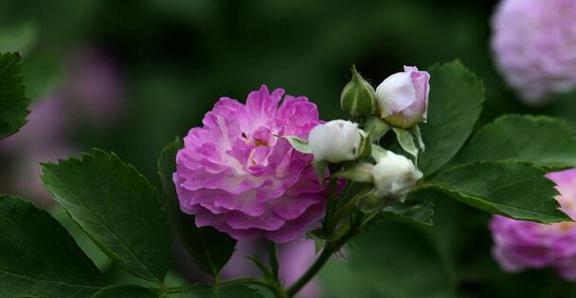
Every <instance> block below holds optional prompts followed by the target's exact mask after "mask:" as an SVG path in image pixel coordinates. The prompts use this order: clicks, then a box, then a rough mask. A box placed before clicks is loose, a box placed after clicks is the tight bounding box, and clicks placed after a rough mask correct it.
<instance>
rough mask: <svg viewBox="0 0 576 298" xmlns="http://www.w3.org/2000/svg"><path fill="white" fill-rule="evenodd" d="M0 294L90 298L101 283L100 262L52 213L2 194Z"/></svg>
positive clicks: (5, 295)
mask: <svg viewBox="0 0 576 298" xmlns="http://www.w3.org/2000/svg"><path fill="white" fill-rule="evenodd" d="M0 227H2V233H0V297H33V296H47V297H58V298H86V297H90V296H92V294H93V293H94V292H96V291H97V290H98V289H99V286H101V285H102V280H103V278H102V276H101V274H100V272H99V271H98V269H97V268H96V266H94V264H93V263H92V261H91V260H90V259H88V257H86V255H85V254H84V253H83V252H82V250H80V248H79V247H78V246H77V245H76V243H75V242H74V240H73V239H72V237H70V235H69V234H68V233H67V232H66V230H65V229H64V228H62V226H60V224H59V223H58V222H57V221H56V220H54V219H53V218H52V217H50V215H49V214H48V213H46V212H45V211H41V210H39V209H36V208H35V207H34V206H32V204H30V203H28V202H24V201H22V200H20V199H18V198H15V197H11V196H0Z"/></svg>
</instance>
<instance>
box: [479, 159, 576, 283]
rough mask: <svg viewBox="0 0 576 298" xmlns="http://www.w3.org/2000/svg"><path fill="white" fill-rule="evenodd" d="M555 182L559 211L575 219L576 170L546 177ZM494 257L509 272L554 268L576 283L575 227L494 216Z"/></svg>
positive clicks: (492, 224)
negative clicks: (558, 193) (557, 191)
mask: <svg viewBox="0 0 576 298" xmlns="http://www.w3.org/2000/svg"><path fill="white" fill-rule="evenodd" d="M547 177H548V178H549V179H551V180H552V181H554V182H555V183H556V185H557V186H556V188H557V189H558V190H559V192H560V195H559V196H558V197H557V200H558V201H559V202H560V205H561V209H562V211H564V212H565V213H566V214H568V215H569V216H570V217H572V218H573V219H576V169H572V170H567V171H562V172H553V173H550V174H548V175H547ZM490 229H491V231H492V237H493V238H494V242H495V246H494V249H493V255H494V257H495V259H496V261H498V263H499V264H500V266H501V267H502V268H503V269H504V270H506V271H509V272H518V271H522V270H525V269H528V268H545V267H553V268H556V269H557V270H558V272H559V274H560V275H561V276H562V277H563V278H564V279H566V280H571V281H576V224H575V223H573V222H564V223H556V224H550V225H545V224H538V223H534V222H528V221H519V220H514V219H510V218H506V217H502V216H495V217H494V218H493V219H492V222H491V223H490Z"/></svg>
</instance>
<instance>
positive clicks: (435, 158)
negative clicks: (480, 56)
mask: <svg viewBox="0 0 576 298" xmlns="http://www.w3.org/2000/svg"><path fill="white" fill-rule="evenodd" d="M430 78H431V81H430V104H429V108H428V122H427V123H426V124H422V125H421V126H422V127H421V129H422V138H423V139H424V144H425V145H426V151H424V152H423V153H422V154H421V155H420V160H419V166H420V168H421V169H422V171H423V172H424V174H425V175H431V174H433V173H434V172H436V171H438V170H439V169H440V168H441V167H442V166H443V165H445V164H446V163H447V162H448V161H450V160H451V159H452V158H453V157H454V156H455V155H456V153H457V152H458V151H459V150H460V148H461V147H462V145H464V143H465V142H466V140H467V139H468V137H469V136H470V134H471V133H472V129H473V128H474V125H475V124H476V121H477V120H478V117H479V116H480V113H481V112H482V105H483V103H484V87H483V84H482V82H481V81H480V80H479V79H478V78H477V77H476V76H475V75H474V74H473V73H472V72H471V71H470V70H468V69H467V68H466V67H464V65H462V63H460V62H459V61H454V62H451V63H446V64H443V65H440V66H435V67H433V68H432V69H431V70H430Z"/></svg>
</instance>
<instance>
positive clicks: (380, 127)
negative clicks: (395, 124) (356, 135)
mask: <svg viewBox="0 0 576 298" xmlns="http://www.w3.org/2000/svg"><path fill="white" fill-rule="evenodd" d="M390 128H391V127H390V125H389V124H388V123H386V121H384V120H382V119H380V118H379V117H369V118H368V120H367V121H366V125H365V131H366V133H367V134H368V138H369V139H370V141H371V142H373V143H377V142H378V141H380V139H381V138H382V137H383V136H384V135H386V133H387V132H388V131H390Z"/></svg>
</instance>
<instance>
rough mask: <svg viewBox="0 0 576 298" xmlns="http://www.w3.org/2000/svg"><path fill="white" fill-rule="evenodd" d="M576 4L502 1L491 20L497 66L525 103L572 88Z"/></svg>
mask: <svg viewBox="0 0 576 298" xmlns="http://www.w3.org/2000/svg"><path fill="white" fill-rule="evenodd" d="M575 16H576V2H575V1H573V0H504V1H502V3H501V4H500V6H499V8H498V10H497V12H496V13H495V15H494V19H493V22H492V27H493V37H492V48H493V52H494V56H495V59H496V63H497V65H498V68H499V69H500V71H501V72H502V74H503V75H504V77H505V78H506V80H507V81H508V83H509V84H510V85H511V86H512V87H513V88H515V89H516V90H518V92H519V93H520V95H521V97H522V98H523V99H524V100H525V101H526V102H527V103H541V102H544V101H546V100H548V99H549V98H550V96H549V95H552V94H555V93H559V92H565V91H568V90H570V89H573V88H575V87H576V30H575V28H576V18H575Z"/></svg>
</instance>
